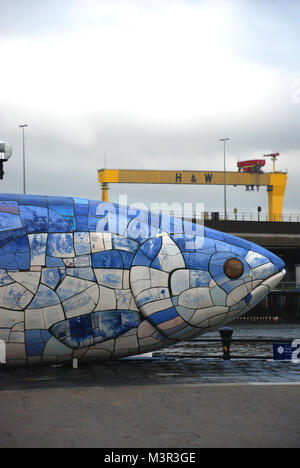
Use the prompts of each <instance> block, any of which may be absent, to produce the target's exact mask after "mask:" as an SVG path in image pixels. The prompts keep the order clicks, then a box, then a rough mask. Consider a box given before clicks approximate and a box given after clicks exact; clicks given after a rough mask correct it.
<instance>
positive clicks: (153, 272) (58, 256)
mask: <svg viewBox="0 0 300 468" xmlns="http://www.w3.org/2000/svg"><path fill="white" fill-rule="evenodd" d="M284 274H285V270H284V263H283V261H282V260H281V259H280V258H278V257H277V256H276V255H274V254H273V253H271V252H269V251H268V250H266V249H264V248H261V247H259V246H257V245H255V244H253V243H251V242H248V241H246V240H243V239H240V238H237V237H234V236H232V235H228V234H225V233H222V232H218V231H215V230H212V229H208V228H205V227H203V226H199V225H196V224H192V223H189V222H185V221H184V220H181V219H177V218H171V217H167V216H163V215H161V214H155V213H151V212H147V211H140V210H137V209H135V210H133V209H130V208H128V207H124V206H121V205H114V204H110V203H105V202H99V201H89V200H86V199H79V198H65V197H50V196H49V197H46V196H29V195H15V194H5V195H3V194H2V195H0V340H1V343H2V345H3V344H4V345H5V351H6V365H20V366H25V365H30V366H32V365H42V364H44V365H45V364H53V363H67V362H70V361H72V359H73V358H77V359H79V360H87V361H88V360H110V359H118V358H121V357H124V356H130V355H137V354H141V353H146V352H150V351H153V350H157V349H159V348H162V347H164V346H166V345H170V344H172V343H175V342H178V341H180V340H185V339H188V338H192V337H195V336H198V335H201V334H203V333H205V332H207V331H209V330H211V329H215V328H218V327H221V326H222V325H224V324H225V323H227V322H229V321H231V320H233V319H235V318H236V317H238V316H240V315H242V314H244V313H246V312H248V311H249V310H250V309H251V308H252V307H254V306H255V305H256V304H258V303H259V302H260V301H261V300H262V299H263V298H264V297H265V296H266V295H267V294H268V293H269V292H270V290H271V289H272V288H274V287H275V286H276V285H277V283H278V282H279V281H280V280H281V279H282V278H283V276H284Z"/></svg>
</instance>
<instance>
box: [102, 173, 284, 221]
mask: <svg viewBox="0 0 300 468" xmlns="http://www.w3.org/2000/svg"><path fill="white" fill-rule="evenodd" d="M98 180H99V183H101V184H102V201H108V184H115V183H119V184H175V185H185V184H188V185H224V171H186V170H184V171H167V170H142V169H140V170H135V169H131V170H130V169H129V170H125V169H100V170H98ZM286 180H287V173H286V172H275V171H274V172H270V173H263V172H229V171H228V172H226V173H225V184H226V185H234V186H239V185H240V186H246V189H247V188H248V189H249V187H251V188H252V189H253V188H254V187H255V186H256V187H259V186H266V187H267V192H268V220H269V221H281V216H282V207H283V199H284V193H285V187H286Z"/></svg>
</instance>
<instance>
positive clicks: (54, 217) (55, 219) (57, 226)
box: [49, 209, 71, 232]
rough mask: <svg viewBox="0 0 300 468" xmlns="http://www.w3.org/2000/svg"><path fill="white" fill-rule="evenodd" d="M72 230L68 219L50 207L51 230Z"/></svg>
mask: <svg viewBox="0 0 300 468" xmlns="http://www.w3.org/2000/svg"><path fill="white" fill-rule="evenodd" d="M70 230H71V227H70V225H69V224H68V223H67V221H66V220H65V219H64V218H63V217H62V216H61V215H60V214H59V213H56V212H55V211H53V210H50V209H49V232H70Z"/></svg>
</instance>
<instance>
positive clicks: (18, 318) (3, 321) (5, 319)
mask: <svg viewBox="0 0 300 468" xmlns="http://www.w3.org/2000/svg"><path fill="white" fill-rule="evenodd" d="M23 321H24V312H23V311H15V310H8V309H0V328H12V327H13V326H14V325H15V324H17V323H19V322H23Z"/></svg>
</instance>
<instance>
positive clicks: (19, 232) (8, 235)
mask: <svg viewBox="0 0 300 468" xmlns="http://www.w3.org/2000/svg"><path fill="white" fill-rule="evenodd" d="M24 235H26V231H25V229H24V228H20V229H12V230H10V231H0V247H2V246H3V245H4V244H7V243H8V242H10V241H13V240H15V239H17V238H18V237H23V236H24Z"/></svg>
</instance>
